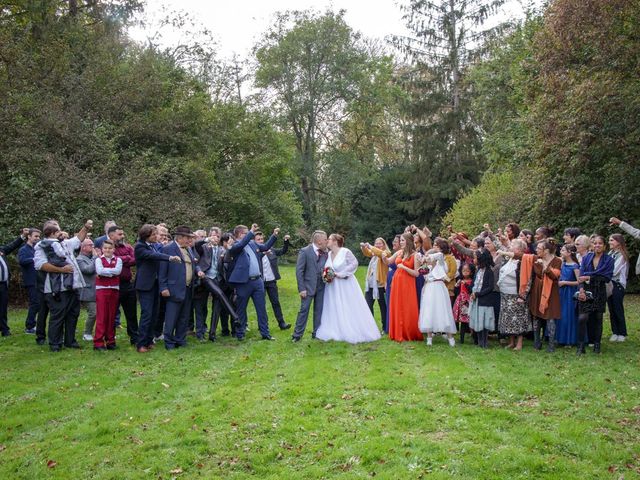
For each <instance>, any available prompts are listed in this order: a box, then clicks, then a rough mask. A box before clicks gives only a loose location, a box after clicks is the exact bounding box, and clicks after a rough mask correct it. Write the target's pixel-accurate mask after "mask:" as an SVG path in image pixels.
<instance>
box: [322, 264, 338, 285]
mask: <svg viewBox="0 0 640 480" xmlns="http://www.w3.org/2000/svg"><path fill="white" fill-rule="evenodd" d="M334 278H336V272H334V271H333V268H331V267H324V268H323V269H322V281H323V282H324V283H331V282H333V279H334Z"/></svg>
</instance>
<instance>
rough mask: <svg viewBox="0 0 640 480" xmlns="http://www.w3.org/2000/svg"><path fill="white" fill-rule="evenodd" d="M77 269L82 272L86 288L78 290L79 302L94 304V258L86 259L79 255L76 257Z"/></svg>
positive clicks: (84, 256)
mask: <svg viewBox="0 0 640 480" xmlns="http://www.w3.org/2000/svg"><path fill="white" fill-rule="evenodd" d="M76 261H77V262H78V267H80V271H81V272H82V277H83V278H84V283H85V284H86V286H85V287H84V288H82V289H81V290H80V301H81V302H95V301H96V262H95V257H93V256H92V257H87V256H86V255H83V254H80V255H78V256H77V257H76Z"/></svg>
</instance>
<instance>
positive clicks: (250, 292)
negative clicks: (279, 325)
mask: <svg viewBox="0 0 640 480" xmlns="http://www.w3.org/2000/svg"><path fill="white" fill-rule="evenodd" d="M235 287H236V295H237V304H238V310H237V313H238V325H237V326H236V337H238V338H244V334H245V332H246V330H247V306H248V305H249V299H252V300H253V306H254V307H255V309H256V314H257V315H258V330H260V335H262V336H263V337H268V336H270V334H269V319H268V316H267V305H266V303H265V301H266V299H265V294H264V282H263V281H262V278H260V277H258V278H256V279H255V280H249V281H248V282H247V283H238V284H236V285H235Z"/></svg>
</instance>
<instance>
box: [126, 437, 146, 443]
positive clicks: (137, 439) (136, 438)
mask: <svg viewBox="0 0 640 480" xmlns="http://www.w3.org/2000/svg"><path fill="white" fill-rule="evenodd" d="M129 440H131V441H132V442H133V443H135V444H136V445H143V444H144V442H143V441H142V440H140V439H139V438H138V437H134V436H133V435H130V436H129Z"/></svg>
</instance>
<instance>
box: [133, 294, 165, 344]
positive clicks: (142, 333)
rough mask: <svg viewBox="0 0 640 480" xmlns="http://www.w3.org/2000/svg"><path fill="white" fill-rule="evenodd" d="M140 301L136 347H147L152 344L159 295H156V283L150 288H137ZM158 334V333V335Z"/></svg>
mask: <svg viewBox="0 0 640 480" xmlns="http://www.w3.org/2000/svg"><path fill="white" fill-rule="evenodd" d="M138 301H139V302H140V325H139V327H138V340H137V342H136V347H138V348H140V347H148V346H149V345H151V344H153V336H154V334H155V327H156V321H157V318H158V309H159V305H160V297H159V296H158V284H157V283H156V284H155V285H154V288H152V289H151V290H146V291H143V290H138ZM158 336H159V335H158Z"/></svg>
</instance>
